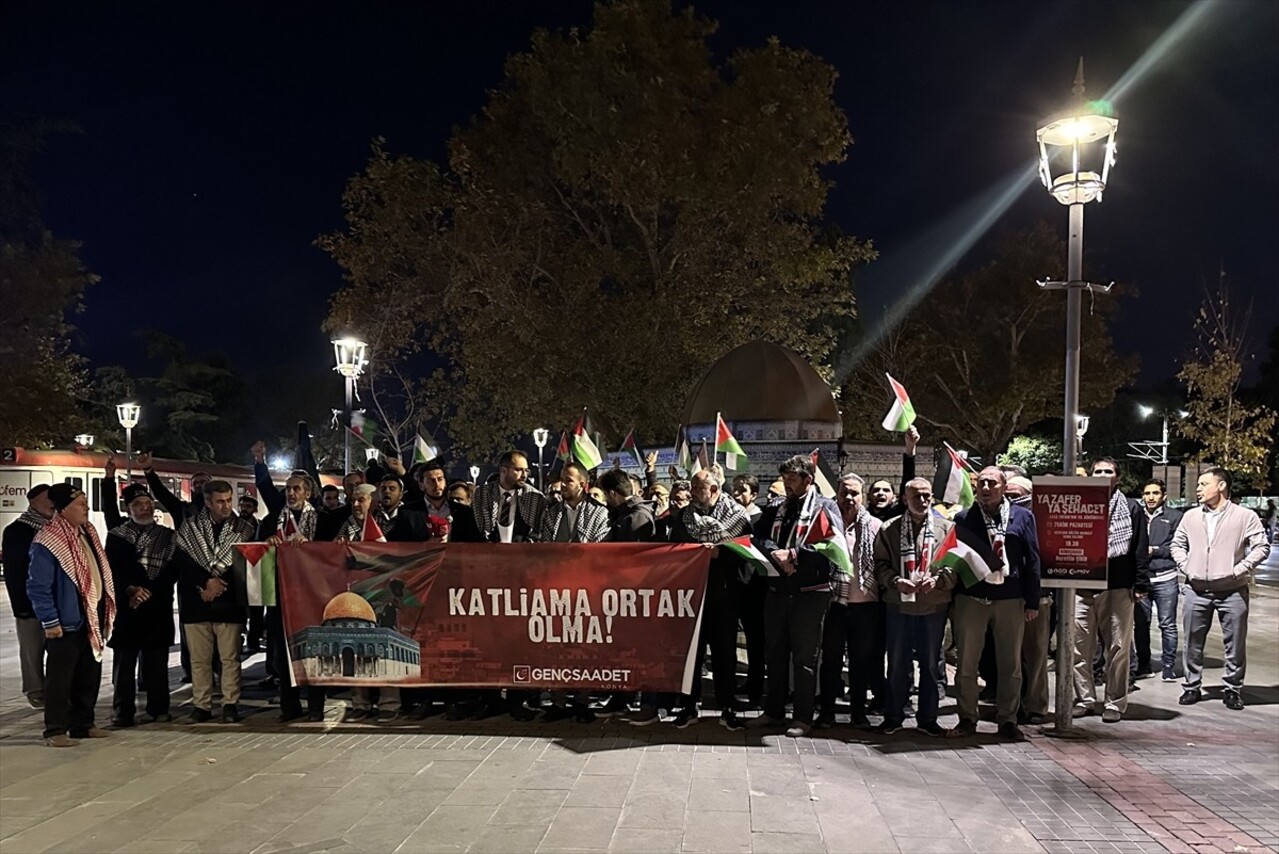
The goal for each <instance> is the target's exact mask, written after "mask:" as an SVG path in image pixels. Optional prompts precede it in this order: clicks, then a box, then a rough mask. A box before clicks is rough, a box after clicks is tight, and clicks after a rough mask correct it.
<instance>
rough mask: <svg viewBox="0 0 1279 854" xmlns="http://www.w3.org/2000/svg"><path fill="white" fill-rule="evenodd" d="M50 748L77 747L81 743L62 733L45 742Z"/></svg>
mask: <svg viewBox="0 0 1279 854" xmlns="http://www.w3.org/2000/svg"><path fill="white" fill-rule="evenodd" d="M44 743H45V744H47V745H48V746H49V747H75V746H76V745H77V744H79V743H80V742H78V741H76V740H75V739H73V738H70V737H69V736H68V735H67V734H66V733H60V734H58V735H55V736H51V737H49V738H46V739H45V740H44Z"/></svg>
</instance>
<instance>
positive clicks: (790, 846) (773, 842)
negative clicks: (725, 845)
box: [751, 833, 827, 854]
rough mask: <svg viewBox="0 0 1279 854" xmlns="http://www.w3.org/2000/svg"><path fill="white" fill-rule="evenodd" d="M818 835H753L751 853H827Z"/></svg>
mask: <svg viewBox="0 0 1279 854" xmlns="http://www.w3.org/2000/svg"><path fill="white" fill-rule="evenodd" d="M826 850H827V849H826V845H825V843H824V842H823V840H822V837H821V834H817V833H752V834H751V851H753V852H755V854H812V852H814V851H826Z"/></svg>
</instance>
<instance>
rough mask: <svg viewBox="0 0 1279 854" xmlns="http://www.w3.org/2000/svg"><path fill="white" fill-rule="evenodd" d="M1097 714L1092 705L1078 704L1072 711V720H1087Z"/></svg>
mask: <svg viewBox="0 0 1279 854" xmlns="http://www.w3.org/2000/svg"><path fill="white" fill-rule="evenodd" d="M1095 714H1097V710H1096V709H1095V708H1093V707H1092V706H1091V705H1089V704H1085V703H1077V704H1075V707H1074V708H1073V709H1071V710H1070V716H1071V717H1072V718H1086V717H1088V716H1090V715H1095Z"/></svg>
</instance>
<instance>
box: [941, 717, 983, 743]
mask: <svg viewBox="0 0 1279 854" xmlns="http://www.w3.org/2000/svg"><path fill="white" fill-rule="evenodd" d="M976 734H977V721H970V720H966V719H964V718H960V719H959V723H957V724H955V726H954V727H952V728H951V729H948V730H947V731H946V737H947V738H964V737H966V736H970V735H976Z"/></svg>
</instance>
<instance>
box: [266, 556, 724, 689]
mask: <svg viewBox="0 0 1279 854" xmlns="http://www.w3.org/2000/svg"><path fill="white" fill-rule="evenodd" d="M711 556H712V553H711V552H710V551H709V550H707V549H705V548H703V547H702V546H700V545H676V544H671V543H592V544H570V543H540V544H530V545H509V544H505V545H504V544H489V543H449V544H447V545H445V544H442V543H306V544H303V545H300V546H281V547H280V548H278V549H277V550H276V564H277V567H276V576H277V577H276V587H277V592H278V597H279V601H280V604H281V606H282V607H283V609H284V632H285V635H286V637H287V638H288V645H287V646H288V652H289V662H290V665H291V667H292V672H293V679H294V683H295V684H297V685H348V686H357V685H359V686H368V687H373V686H378V685H388V686H389V685H399V686H405V687H413V686H419V685H422V686H428V685H438V686H458V687H464V686H465V687H485V688H499V687H516V688H530V689H536V688H575V689H586V690H594V691H636V690H651V691H679V692H684V693H688V692H689V691H691V689H692V683H693V679H694V678H696V677H697V675H698V674H697V673H696V671H695V667H694V664H695V661H696V651H697V647H696V644H695V643H694V640H695V639H696V638H697V637H698V635H699V629H700V625H701V619H702V605H703V600H704V599H705V595H706V574H707V570H708V568H709V566H710V559H711Z"/></svg>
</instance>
